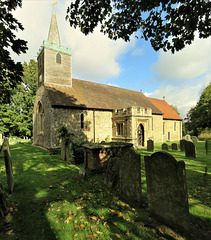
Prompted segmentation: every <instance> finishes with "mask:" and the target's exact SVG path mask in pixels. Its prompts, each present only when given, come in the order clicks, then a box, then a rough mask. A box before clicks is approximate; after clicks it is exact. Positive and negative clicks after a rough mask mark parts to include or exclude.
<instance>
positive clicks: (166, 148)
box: [161, 143, 169, 150]
mask: <svg viewBox="0 0 211 240" xmlns="http://www.w3.org/2000/svg"><path fill="white" fill-rule="evenodd" d="M161 147H162V150H169V146H168V144H166V143H163V144H162V146H161Z"/></svg>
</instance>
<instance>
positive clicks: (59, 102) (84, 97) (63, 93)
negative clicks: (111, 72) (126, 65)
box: [45, 79, 162, 115]
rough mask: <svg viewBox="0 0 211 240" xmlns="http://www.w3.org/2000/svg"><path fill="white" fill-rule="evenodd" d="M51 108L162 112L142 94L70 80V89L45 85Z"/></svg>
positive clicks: (55, 85)
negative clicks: (134, 108) (128, 108)
mask: <svg viewBox="0 0 211 240" xmlns="http://www.w3.org/2000/svg"><path fill="white" fill-rule="evenodd" d="M45 87H46V90H47V93H48V96H49V99H50V102H51V105H52V106H57V107H77V108H89V109H104V110H114V109H121V108H127V107H131V106H140V107H148V108H151V109H152V113H153V114H160V115H162V112H161V111H160V110H159V109H158V108H157V107H156V106H155V105H154V104H153V103H152V102H151V101H150V100H149V99H148V98H147V97H146V96H145V95H144V94H143V93H142V92H137V91H132V90H128V89H124V88H119V87H114V86H109V85H104V84H99V83H94V82H88V81H84V80H78V79H72V87H67V86H62V85H57V84H50V83H48V84H47V83H45Z"/></svg>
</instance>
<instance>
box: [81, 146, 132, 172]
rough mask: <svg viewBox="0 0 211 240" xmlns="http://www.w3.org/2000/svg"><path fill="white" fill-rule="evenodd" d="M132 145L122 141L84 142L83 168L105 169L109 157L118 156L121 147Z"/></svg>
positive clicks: (99, 170) (98, 170) (97, 170)
mask: <svg viewBox="0 0 211 240" xmlns="http://www.w3.org/2000/svg"><path fill="white" fill-rule="evenodd" d="M132 146H133V144H132V143H122V142H111V143H99V144H96V143H89V144H84V145H83V147H84V165H85V169H87V168H88V169H90V170H92V171H96V172H102V171H105V169H106V167H107V164H108V160H109V159H110V158H111V157H112V158H113V157H118V156H119V154H120V153H121V151H122V149H126V148H131V147H132Z"/></svg>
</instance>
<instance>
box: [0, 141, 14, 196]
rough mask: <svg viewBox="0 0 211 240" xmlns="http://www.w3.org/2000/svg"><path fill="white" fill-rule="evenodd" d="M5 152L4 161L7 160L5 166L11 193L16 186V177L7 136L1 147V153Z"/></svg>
mask: <svg viewBox="0 0 211 240" xmlns="http://www.w3.org/2000/svg"><path fill="white" fill-rule="evenodd" d="M2 152H4V161H5V168H6V174H7V184H8V191H9V193H13V188H14V178H13V170H12V159H11V153H10V147H9V141H8V139H7V138H5V139H4V142H3V144H2V146H1V149H0V155H1V153H2Z"/></svg>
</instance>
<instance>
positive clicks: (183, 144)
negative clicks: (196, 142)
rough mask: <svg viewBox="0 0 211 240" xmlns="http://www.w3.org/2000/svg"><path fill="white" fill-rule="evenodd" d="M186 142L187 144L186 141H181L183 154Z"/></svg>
mask: <svg viewBox="0 0 211 240" xmlns="http://www.w3.org/2000/svg"><path fill="white" fill-rule="evenodd" d="M185 142H186V140H185V139H182V140H180V150H181V151H182V152H184V151H185Z"/></svg>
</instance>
